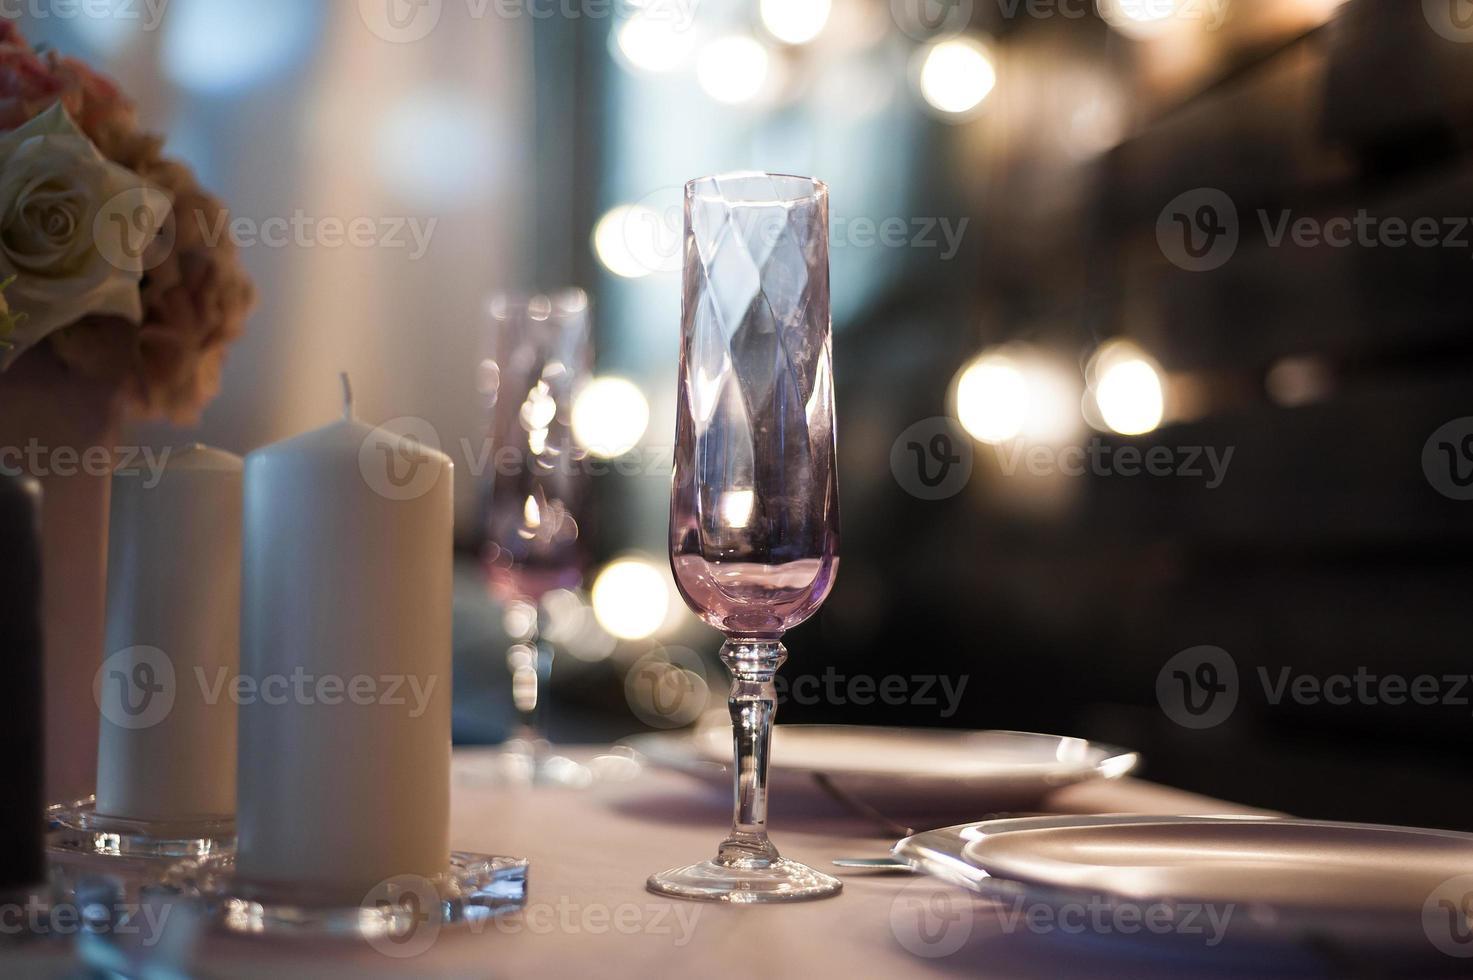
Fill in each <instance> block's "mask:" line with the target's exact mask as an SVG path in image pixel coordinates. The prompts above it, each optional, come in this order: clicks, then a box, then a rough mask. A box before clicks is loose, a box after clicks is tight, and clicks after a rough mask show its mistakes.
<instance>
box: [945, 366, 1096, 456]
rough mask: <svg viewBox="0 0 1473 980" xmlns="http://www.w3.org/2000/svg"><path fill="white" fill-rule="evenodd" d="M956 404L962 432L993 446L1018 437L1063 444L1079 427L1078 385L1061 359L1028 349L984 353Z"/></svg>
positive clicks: (963, 381) (967, 373) (962, 380)
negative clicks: (963, 430)
mask: <svg viewBox="0 0 1473 980" xmlns="http://www.w3.org/2000/svg"><path fill="white" fill-rule="evenodd" d="M952 400H953V403H954V404H953V407H954V409H955V412H956V417H957V421H959V422H961V424H962V428H964V429H966V430H967V432H968V433H970V434H971V436H972V438H974V439H976V440H977V441H978V442H985V443H988V444H989V445H997V444H998V443H1003V442H1007V441H1009V440H1011V439H1018V438H1022V439H1025V440H1026V441H1028V442H1031V443H1062V442H1064V441H1066V440H1068V439H1070V438H1072V437H1073V435H1074V434H1075V433H1076V432H1077V430H1078V429H1079V426H1080V420H1079V412H1078V405H1079V384H1078V381H1077V380H1076V379H1075V378H1074V377H1073V376H1072V375H1071V372H1070V371H1068V370H1066V369H1065V367H1064V366H1063V365H1062V364H1061V362H1060V361H1059V360H1058V359H1057V358H1054V357H1049V356H1048V355H1046V354H1045V353H1043V352H1042V351H1037V350H1034V349H1032V348H1029V347H1025V346H1009V347H1007V348H997V349H994V350H990V351H984V352H983V353H982V354H979V355H978V356H977V357H976V358H974V359H973V360H971V361H970V362H968V364H967V365H966V366H965V367H963V368H962V370H961V373H960V374H958V375H957V379H956V383H955V387H954V390H953V394H952Z"/></svg>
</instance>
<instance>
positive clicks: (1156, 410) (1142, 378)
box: [1086, 340, 1166, 436]
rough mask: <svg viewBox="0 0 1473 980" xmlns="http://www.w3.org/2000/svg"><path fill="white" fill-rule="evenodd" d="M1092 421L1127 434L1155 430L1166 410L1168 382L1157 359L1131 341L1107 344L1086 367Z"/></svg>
mask: <svg viewBox="0 0 1473 980" xmlns="http://www.w3.org/2000/svg"><path fill="white" fill-rule="evenodd" d="M1086 376H1087V378H1088V381H1089V386H1090V394H1089V398H1090V400H1091V401H1092V402H1093V408H1094V411H1093V412H1090V413H1088V414H1090V415H1091V416H1092V418H1091V422H1093V423H1095V424H1096V425H1101V426H1103V427H1104V428H1108V429H1109V430H1110V431H1112V432H1117V433H1119V434H1120V435H1123V436H1138V435H1144V434H1145V433H1147V432H1153V431H1155V430H1156V429H1157V428H1158V427H1159V426H1160V425H1161V421H1162V419H1163V418H1164V417H1165V414H1166V384H1165V379H1164V376H1163V374H1162V371H1161V368H1160V366H1159V365H1157V364H1156V362H1155V360H1154V359H1153V358H1152V357H1151V356H1150V355H1148V354H1146V353H1145V352H1144V351H1142V350H1141V349H1140V348H1139V347H1137V346H1136V345H1134V344H1132V343H1130V342H1129V341H1122V340H1116V341H1111V342H1110V343H1107V344H1105V345H1104V346H1103V347H1101V348H1100V349H1099V350H1098V351H1097V352H1096V353H1095V356H1094V357H1093V358H1092V359H1091V361H1090V364H1089V368H1088V369H1087V370H1086Z"/></svg>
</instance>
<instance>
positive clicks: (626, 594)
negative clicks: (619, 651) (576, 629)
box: [592, 558, 670, 640]
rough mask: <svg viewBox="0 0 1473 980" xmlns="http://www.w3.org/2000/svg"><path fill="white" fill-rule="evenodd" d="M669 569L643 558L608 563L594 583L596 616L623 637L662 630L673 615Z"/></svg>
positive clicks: (645, 635)
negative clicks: (665, 569)
mask: <svg viewBox="0 0 1473 980" xmlns="http://www.w3.org/2000/svg"><path fill="white" fill-rule="evenodd" d="M665 574H666V573H665V572H664V570H662V569H660V568H656V567H655V565H654V563H652V562H649V561H645V560H644V559H641V558H622V559H620V560H619V561H616V562H614V563H612V564H610V565H608V566H607V567H606V568H604V570H603V571H602V572H600V573H599V576H598V578H597V579H596V580H595V581H594V583H593V594H592V598H593V615H594V616H596V617H597V618H598V623H599V625H600V626H602V627H603V628H604V629H605V630H607V631H608V632H609V633H610V634H612V635H614V636H616V637H618V638H619V639H621V640H644V639H648V638H649V637H651V636H654V635H655V633H657V632H659V630H660V627H662V626H664V625H665V620H666V618H667V617H668V616H669V615H670V591H669V589H668V588H667V587H666V585H665Z"/></svg>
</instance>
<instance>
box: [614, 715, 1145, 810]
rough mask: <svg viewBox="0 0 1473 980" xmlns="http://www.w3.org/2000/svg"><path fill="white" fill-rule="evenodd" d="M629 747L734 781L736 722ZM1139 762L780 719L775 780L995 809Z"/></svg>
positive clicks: (1068, 745) (1043, 738) (993, 737)
mask: <svg viewBox="0 0 1473 980" xmlns="http://www.w3.org/2000/svg"><path fill="white" fill-rule="evenodd" d="M626 744H628V745H629V746H631V747H633V748H634V749H636V750H637V751H638V752H640V753H641V754H643V755H644V756H645V757H646V758H648V759H649V760H650V761H651V762H653V763H655V764H657V765H661V766H665V767H667V768H671V769H677V770H679V771H681V772H686V773H689V774H691V775H694V776H698V777H701V778H703V779H706V780H709V781H711V782H713V783H717V784H719V785H721V786H722V787H723V788H726V787H729V784H730V776H729V770H730V768H731V752H732V747H731V729H730V727H729V726H726V725H720V726H717V725H711V726H703V727H700V728H697V729H696V730H694V731H691V732H667V733H659V734H651V735H639V736H635V737H634V738H630V739H628V740H626ZM1139 762H1140V757H1139V756H1138V755H1136V753H1134V752H1128V751H1126V750H1124V749H1118V748H1115V747H1113V746H1109V745H1101V744H1099V743H1097V742H1089V741H1086V740H1084V739H1080V738H1066V737H1062V736H1058V735H1037V734H1032V733H1029V732H996V731H950V730H943V729H929V730H928V729H911V728H878V727H875V728H869V727H859V726H846V725H778V726H776V727H775V728H774V729H773V734H772V763H771V773H770V779H771V783H772V784H773V785H774V786H775V787H777V788H778V791H779V792H782V791H783V789H784V788H789V789H790V788H793V787H795V786H797V785H798V784H804V785H805V786H806V787H808V788H811V787H813V785H814V782H813V776H814V774H822V775H825V776H827V777H829V778H830V779H832V780H833V781H834V782H835V783H836V784H837V785H839V786H841V787H842V788H843V789H844V790H846V791H849V792H854V793H858V794H862V795H864V797H865V798H866V799H868V800H874V799H877V798H893V797H910V798H916V797H925V796H942V797H947V798H956V797H959V796H964V797H966V798H968V799H969V800H972V801H974V802H977V803H979V804H982V805H986V806H987V807H989V808H991V809H995V810H996V809H1007V808H1017V807H1020V806H1024V805H1026V804H1029V803H1034V802H1037V801H1038V800H1039V799H1041V798H1042V797H1043V796H1044V795H1046V794H1047V793H1049V792H1050V791H1052V790H1055V789H1058V788H1059V787H1061V786H1068V785H1071V784H1073V783H1081V782H1085V781H1087V780H1091V779H1118V778H1119V777H1121V776H1124V775H1125V774H1126V773H1128V772H1130V771H1131V770H1133V769H1134V768H1135V767H1136V766H1137V765H1138V764H1139Z"/></svg>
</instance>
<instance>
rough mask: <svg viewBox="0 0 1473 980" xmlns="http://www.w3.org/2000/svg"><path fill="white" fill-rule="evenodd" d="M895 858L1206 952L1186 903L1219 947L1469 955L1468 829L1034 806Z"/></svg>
mask: <svg viewBox="0 0 1473 980" xmlns="http://www.w3.org/2000/svg"><path fill="white" fill-rule="evenodd" d="M895 855H896V856H897V857H898V858H900V859H901V860H903V861H905V862H906V863H908V864H910V865H912V866H913V867H916V868H918V869H920V870H922V871H926V872H929V873H931V874H934V875H936V876H938V877H941V878H943V879H946V880H948V881H950V882H952V883H954V884H958V885H962V886H965V887H967V888H970V889H972V890H974V891H977V892H980V893H982V894H984V895H987V896H989V897H991V898H994V899H998V900H999V901H1000V902H1001V903H1002V904H1003V906H1004V907H1007V906H1010V905H1011V906H1015V907H1020V908H1021V909H1022V910H1024V911H1025V912H1026V911H1031V910H1033V909H1035V908H1043V909H1046V910H1048V912H1047V915H1045V916H1044V920H1047V921H1054V922H1063V921H1064V914H1065V913H1064V910H1065V909H1066V908H1067V909H1069V910H1071V913H1072V912H1074V911H1078V910H1085V909H1095V908H1097V909H1100V910H1102V911H1101V913H1100V914H1101V915H1102V916H1103V917H1104V918H1103V919H1102V920H1099V921H1103V922H1104V923H1105V925H1104V926H1095V925H1093V922H1094V921H1096V920H1089V924H1087V925H1086V927H1085V928H1084V929H1083V930H1082V933H1083V934H1085V935H1086V937H1087V938H1097V939H1108V940H1115V939H1127V938H1151V939H1157V940H1162V941H1171V942H1173V943H1174V945H1175V946H1177V947H1180V946H1182V945H1184V944H1185V945H1187V946H1190V945H1192V943H1193V942H1197V943H1199V944H1200V945H1201V946H1203V947H1204V949H1205V948H1207V947H1208V944H1207V942H1206V940H1207V939H1208V938H1211V936H1210V935H1209V934H1208V933H1207V932H1203V931H1190V930H1187V929H1186V928H1185V927H1184V926H1183V924H1182V921H1181V920H1182V919H1184V918H1185V916H1186V914H1187V913H1188V912H1192V913H1193V916H1194V921H1195V922H1196V923H1198V924H1199V926H1210V924H1211V922H1213V921H1216V922H1220V923H1222V927H1221V928H1220V929H1219V930H1218V932H1219V936H1220V939H1221V941H1223V942H1224V943H1226V944H1227V945H1229V946H1231V945H1243V944H1250V945H1263V944H1278V945H1292V946H1297V947H1300V948H1309V949H1317V950H1320V951H1322V952H1323V951H1328V954H1327V955H1331V956H1334V955H1336V954H1337V953H1338V954H1339V955H1342V956H1343V955H1353V954H1355V953H1358V952H1360V951H1396V953H1397V954H1398V955H1403V956H1413V957H1415V956H1417V955H1418V954H1422V955H1423V956H1426V957H1427V958H1430V959H1437V960H1440V961H1441V962H1443V963H1444V964H1445V965H1446V966H1448V967H1450V968H1451V967H1455V966H1457V965H1458V961H1459V959H1461V958H1462V957H1466V956H1473V921H1470V920H1469V918H1468V913H1469V912H1470V911H1473V834H1464V833H1457V832H1454V831H1446V830H1420V829H1415V828H1409V827H1384V826H1378V825H1372V824H1350V823H1327V822H1322V821H1313V820H1295V819H1286V818H1256V817H1162V816H1105V817H1078V816H1075V817H1031V818H1026V819H1016V820H992V821H987V822H983V823H977V824H967V825H963V826H959V827H950V828H947V829H944V830H937V831H931V832H928V833H924V834H917V835H916V836H914V837H910V838H907V839H906V840H903V841H901V842H900V843H899V844H897V845H896V847H895ZM1156 908H1159V909H1164V910H1166V911H1163V912H1158V913H1154V914H1158V915H1160V916H1162V919H1161V922H1162V928H1161V930H1160V931H1159V932H1148V931H1146V930H1144V929H1142V928H1140V927H1136V928H1135V929H1134V930H1132V931H1131V932H1130V933H1129V934H1128V935H1127V933H1126V931H1125V930H1123V929H1120V928H1118V924H1119V922H1122V921H1129V920H1134V921H1142V920H1143V916H1144V915H1145V914H1146V913H1147V910H1150V909H1156ZM1122 915H1123V916H1124V918H1121V916H1122ZM1050 917H1052V918H1050ZM1214 917H1215V918H1214ZM1060 931H1061V932H1063V931H1064V930H1060ZM1076 934H1080V933H1076ZM1210 945H1211V947H1212V948H1215V947H1217V946H1218V945H1219V944H1218V943H1212V944H1210ZM1463 965H1467V961H1466V960H1464V961H1463Z"/></svg>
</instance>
